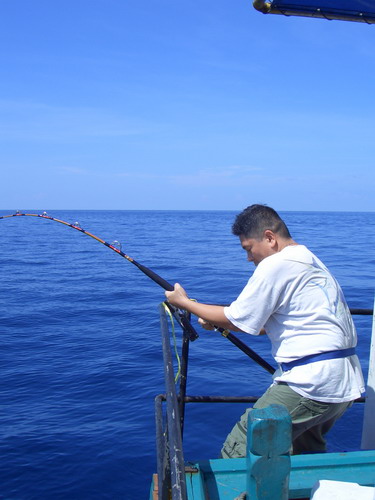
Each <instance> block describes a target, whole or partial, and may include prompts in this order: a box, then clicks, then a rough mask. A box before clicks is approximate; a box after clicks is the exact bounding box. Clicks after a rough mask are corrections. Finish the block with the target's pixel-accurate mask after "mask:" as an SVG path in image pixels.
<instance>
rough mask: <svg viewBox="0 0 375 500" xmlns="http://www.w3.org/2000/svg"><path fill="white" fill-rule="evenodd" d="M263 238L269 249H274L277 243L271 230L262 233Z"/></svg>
mask: <svg viewBox="0 0 375 500" xmlns="http://www.w3.org/2000/svg"><path fill="white" fill-rule="evenodd" d="M263 236H264V238H265V239H266V240H267V242H268V243H269V244H270V245H271V247H274V246H275V245H276V243H277V240H276V235H275V233H274V232H273V231H271V229H266V230H265V231H264V233H263Z"/></svg>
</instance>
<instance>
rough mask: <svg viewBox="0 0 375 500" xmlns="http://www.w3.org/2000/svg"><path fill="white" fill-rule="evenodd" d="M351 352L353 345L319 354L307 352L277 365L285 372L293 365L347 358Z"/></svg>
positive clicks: (353, 350) (353, 351) (352, 352)
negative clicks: (307, 353)
mask: <svg viewBox="0 0 375 500" xmlns="http://www.w3.org/2000/svg"><path fill="white" fill-rule="evenodd" d="M353 354H355V347H349V348H348V349H340V350H335V351H326V352H320V353H319V354H309V355H308V356H304V357H303V358H299V359H296V360H294V361H290V362H289V363H279V365H280V366H281V368H282V370H283V372H286V371H288V370H291V369H292V368H294V367H295V366H302V365H307V364H308V363H314V362H315V361H323V360H325V359H336V358H347V357H349V356H353Z"/></svg>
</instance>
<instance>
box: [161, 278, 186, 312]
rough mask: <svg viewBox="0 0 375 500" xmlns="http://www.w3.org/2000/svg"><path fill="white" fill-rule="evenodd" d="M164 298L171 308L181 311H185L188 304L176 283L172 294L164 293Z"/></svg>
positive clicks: (181, 289) (182, 290)
mask: <svg viewBox="0 0 375 500" xmlns="http://www.w3.org/2000/svg"><path fill="white" fill-rule="evenodd" d="M165 296H166V297H167V299H168V302H170V303H171V304H172V306H175V307H179V308H181V309H186V306H187V305H188V304H189V302H190V299H189V297H188V295H187V293H186V292H185V290H184V289H183V288H182V286H181V285H180V284H178V283H176V284H175V286H174V290H173V292H165Z"/></svg>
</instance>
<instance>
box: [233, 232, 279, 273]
mask: <svg viewBox="0 0 375 500" xmlns="http://www.w3.org/2000/svg"><path fill="white" fill-rule="evenodd" d="M240 241H241V245H242V248H243V249H244V250H245V251H246V253H247V260H248V261H249V262H254V264H255V265H256V266H257V265H258V264H259V262H262V260H263V259H265V258H266V257H269V256H270V255H272V254H274V253H276V252H275V250H274V245H273V240H272V238H270V237H268V236H266V235H265V236H264V237H263V238H262V239H261V240H258V239H255V238H247V237H246V236H242V235H241V236H240Z"/></svg>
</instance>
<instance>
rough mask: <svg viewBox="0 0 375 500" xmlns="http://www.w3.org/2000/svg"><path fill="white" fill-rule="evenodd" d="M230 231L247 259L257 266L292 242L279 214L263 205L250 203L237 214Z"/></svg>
mask: <svg viewBox="0 0 375 500" xmlns="http://www.w3.org/2000/svg"><path fill="white" fill-rule="evenodd" d="M232 232H233V234H235V235H236V236H239V238H240V241H241V245H242V247H243V249H244V250H246V252H247V255H248V260H249V261H251V262H254V264H255V265H256V266H257V265H258V264H259V262H261V261H262V260H263V259H264V258H266V257H268V256H269V255H272V254H274V253H277V252H280V250H282V249H283V248H285V246H287V245H289V244H293V243H294V242H293V240H292V238H291V235H290V232H289V230H288V228H287V226H286V224H285V222H284V221H283V220H282V219H281V217H280V216H279V214H278V213H277V212H276V211H275V210H274V209H273V208H271V207H267V206H265V205H251V206H249V207H247V208H245V210H243V211H242V212H241V213H240V214H238V215H237V217H236V219H235V221H234V224H233V226H232Z"/></svg>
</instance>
